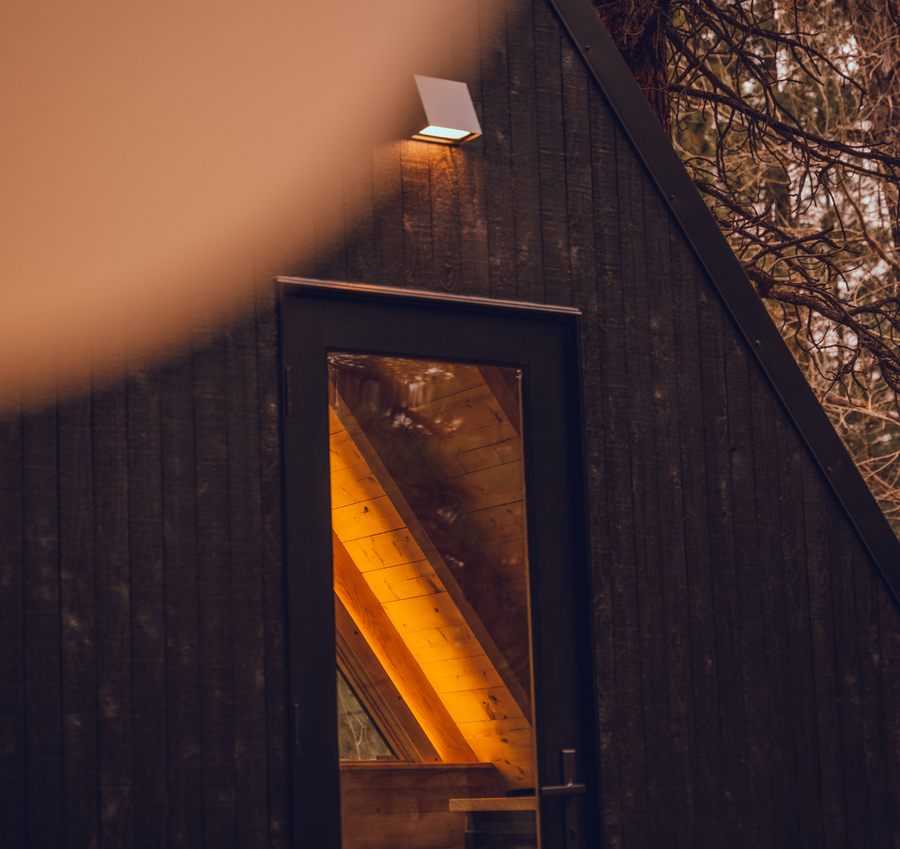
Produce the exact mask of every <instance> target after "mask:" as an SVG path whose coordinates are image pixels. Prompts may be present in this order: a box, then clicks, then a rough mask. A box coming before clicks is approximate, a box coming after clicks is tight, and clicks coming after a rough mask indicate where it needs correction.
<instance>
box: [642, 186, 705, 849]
mask: <svg viewBox="0 0 900 849" xmlns="http://www.w3.org/2000/svg"><path fill="white" fill-rule="evenodd" d="M645 208H647V209H648V212H649V214H648V216H647V227H648V229H649V228H650V227H653V228H654V230H656V231H657V232H660V233H665V234H666V236H668V232H669V225H668V221H667V220H666V218H665V216H664V214H660V213H661V209H660V204H659V199H658V198H656V196H655V194H654V195H652V196H650V197H648V198H646V199H645ZM674 273H675V267H674V262H673V258H672V254H671V250H670V245H669V240H668V238H665V239H659V240H657V241H656V243H655V245H654V248H653V250H651V251H649V252H648V256H647V275H648V280H650V281H655V285H653V287H652V289H651V297H650V300H649V304H648V307H647V322H648V327H649V343H648V348H649V352H650V355H649V360H650V369H651V387H650V388H651V391H652V399H653V401H652V403H653V421H654V425H653V429H654V435H653V441H654V443H655V445H656V457H657V459H656V481H655V483H654V486H655V487H656V489H657V491H658V493H659V495H658V506H657V524H656V528H655V529H654V531H655V537H656V542H655V543H654V548H655V552H654V558H655V560H656V562H657V563H658V564H659V567H658V572H657V574H658V575H659V576H662V577H663V581H662V584H663V586H662V588H661V590H662V605H663V606H662V616H661V619H662V628H663V634H664V638H665V640H666V653H665V667H664V670H663V674H664V675H665V676H666V680H667V692H668V701H667V710H668V715H667V724H668V741H669V743H668V746H669V749H670V754H669V756H668V757H669V761H670V764H671V766H670V773H669V775H668V776H663V781H664V782H665V783H664V784H663V787H662V788H661V806H660V819H661V821H662V824H663V828H665V824H666V823H668V824H669V828H670V830H671V833H670V838H669V840H670V842H671V844H672V845H675V846H684V847H688V846H694V845H697V844H698V842H699V834H698V824H699V823H698V821H699V816H698V799H697V760H696V759H697V753H696V739H695V732H694V702H693V681H692V673H691V633H690V609H689V581H688V562H687V555H686V550H687V549H686V546H687V543H686V539H685V526H686V521H685V519H686V516H685V504H684V478H685V472H684V469H683V468H682V441H683V440H684V438H685V436H684V434H683V431H685V430H687V429H689V428H690V423H689V422H687V421H684V420H682V419H681V417H680V415H679V412H680V411H679V397H678V374H679V371H680V370H681V368H682V365H681V357H680V356H679V354H678V353H676V351H677V348H676V345H675V342H676V339H677V338H678V337H677V334H678V328H677V325H678V323H679V320H680V315H681V312H682V311H683V308H684V307H683V305H682V304H681V303H680V299H681V298H683V297H684V288H683V286H681V285H679V284H680V283H681V281H678V283H677V284H675V285H672V283H673V282H674V280H675V279H676V278H675V276H674ZM679 353H680V352H679ZM650 579H651V580H653V576H651V578H650ZM663 745H665V741H663ZM663 842H665V838H664V839H663Z"/></svg>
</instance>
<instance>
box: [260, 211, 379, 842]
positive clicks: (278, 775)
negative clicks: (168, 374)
mask: <svg viewBox="0 0 900 849" xmlns="http://www.w3.org/2000/svg"><path fill="white" fill-rule="evenodd" d="M378 220H379V219H376V224H377V221H378ZM376 238H377V226H376ZM267 270H268V266H267V265H266V264H265V263H264V262H260V261H257V265H256V271H255V274H256V281H257V282H256V289H255V294H256V315H255V319H256V392H257V402H256V410H257V415H258V419H257V429H258V435H259V436H258V438H259V443H258V445H257V450H258V458H257V462H258V464H259V487H260V498H259V509H260V565H261V570H262V592H263V596H262V601H263V633H264V652H265V654H264V663H265V666H264V669H265V707H266V752H267V760H266V769H267V785H268V811H267V815H268V832H269V846H270V847H271V849H284V847H286V846H287V845H288V841H289V840H290V829H289V825H290V802H289V794H288V787H289V775H288V752H287V739H288V723H287V700H288V699H287V664H286V656H285V633H284V627H285V598H284V558H283V553H282V544H283V528H282V524H283V517H282V503H281V492H282V469H281V435H280V428H279V418H278V417H279V406H278V405H279V397H280V382H279V373H278V361H279V360H278V320H277V312H276V309H277V306H276V301H275V289H274V287H273V285H272V281H271V277H270V276H269V274H268V273H267Z"/></svg>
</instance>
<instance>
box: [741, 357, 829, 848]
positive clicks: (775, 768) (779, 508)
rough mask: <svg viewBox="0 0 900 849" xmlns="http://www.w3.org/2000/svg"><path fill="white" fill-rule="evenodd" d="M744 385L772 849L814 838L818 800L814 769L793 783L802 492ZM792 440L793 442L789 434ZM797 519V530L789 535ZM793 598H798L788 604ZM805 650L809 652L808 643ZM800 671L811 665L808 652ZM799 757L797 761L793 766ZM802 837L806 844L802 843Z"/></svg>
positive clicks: (762, 400)
mask: <svg viewBox="0 0 900 849" xmlns="http://www.w3.org/2000/svg"><path fill="white" fill-rule="evenodd" d="M750 377H751V381H750V383H751V385H750V403H751V419H752V421H751V425H752V427H751V431H752V435H753V464H754V477H755V479H756V481H757V497H756V510H755V514H754V518H755V521H756V526H757V533H758V538H759V555H758V561H757V563H756V564H751V565H750V567H749V571H748V574H747V577H748V578H751V577H752V574H753V572H754V571H761V570H764V571H765V575H764V576H760V577H759V578H758V581H759V585H760V592H761V595H762V611H761V615H760V623H761V626H762V628H764V631H765V633H764V635H763V645H764V650H765V657H764V664H765V666H764V672H765V677H766V685H767V688H768V690H769V704H768V710H767V711H766V713H765V719H764V722H765V726H764V729H762V730H764V731H765V732H766V733H767V734H768V735H769V736H770V738H771V739H772V743H771V747H770V753H769V756H768V758H767V759H766V760H764V763H770V764H771V766H770V767H769V768H768V772H769V773H771V793H772V794H773V796H774V812H773V814H772V816H773V819H774V822H773V827H774V830H775V834H774V837H773V838H772V842H773V844H774V845H800V844H802V845H809V844H810V843H811V842H813V841H812V840H811V839H810V838H812V835H813V834H814V833H815V832H814V831H811V830H810V828H809V825H808V823H807V824H804V818H803V813H804V811H803V810H802V809H801V804H800V799H801V796H803V797H804V800H805V802H806V804H807V805H808V804H809V803H810V801H812V802H813V804H815V803H816V801H817V800H818V795H817V794H816V793H814V792H812V791H813V789H814V788H816V787H817V786H818V771H817V770H815V769H814V771H813V775H812V776H811V777H810V778H809V779H808V780H809V781H811V783H812V787H809V786H802V787H801V786H800V785H801V781H805V780H806V779H807V775H806V774H805V773H804V778H803V779H801V778H800V777H799V775H800V774H801V772H800V771H799V770H798V760H799V761H800V765H802V764H803V763H806V762H807V761H808V759H809V757H810V755H812V757H813V758H815V739H814V736H812V733H813V730H814V728H815V715H814V714H813V715H810V713H809V706H810V699H809V698H808V695H807V694H808V693H809V692H811V691H812V677H811V675H810V676H809V678H808V682H807V683H808V689H807V690H806V692H805V693H804V692H803V690H802V689H800V690H798V689H797V688H798V684H799V683H800V682H801V681H802V678H803V673H804V668H803V667H804V661H803V660H801V659H800V658H802V657H803V653H802V651H796V652H793V651H792V645H796V646H797V648H798V649H799V648H800V646H802V645H803V640H804V635H807V636H808V633H809V624H808V618H807V611H806V605H805V604H804V595H803V583H802V575H801V576H800V578H801V583H800V585H799V586H795V584H796V582H797V574H796V573H797V569H798V565H799V563H800V560H799V557H798V546H797V542H796V537H797V534H798V533H801V534H802V512H800V504H801V503H802V490H801V489H800V487H799V486H798V485H797V484H798V481H795V480H793V479H792V477H791V475H792V463H791V457H792V455H791V453H790V451H789V449H788V446H787V444H786V443H785V444H782V436H783V434H782V432H781V431H780V430H779V429H778V427H777V423H778V418H777V417H778V416H779V415H780V414H781V407H780V404H778V402H777V401H775V399H774V398H773V397H772V392H771V389H770V388H769V386H768V385H767V384H766V382H765V379H764V378H763V377H762V375H761V374H760V373H759V372H758V371H757V370H756V369H754V368H753V367H752V364H751V374H750ZM790 436H791V437H792V438H793V437H794V434H790ZM775 457H777V458H778V459H777V461H775V460H774V458H775ZM792 482H793V484H794V485H793V487H792V486H791V485H792ZM798 519H799V524H800V528H799V529H798V528H797V527H795V523H796V522H797V520H798ZM792 520H793V521H792ZM801 539H802V537H801ZM792 593H796V596H795V598H793V599H792V595H791V594H792ZM806 643H807V645H808V639H807V640H806ZM805 664H806V665H807V667H808V666H809V665H811V664H810V656H809V653H808V652H807V654H806V659H805ZM810 743H812V746H811V747H810ZM798 753H802V754H800V757H799V758H798ZM813 766H815V764H813ZM801 834H805V835H808V837H804V838H801Z"/></svg>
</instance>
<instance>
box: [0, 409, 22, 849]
mask: <svg viewBox="0 0 900 849" xmlns="http://www.w3.org/2000/svg"><path fill="white" fill-rule="evenodd" d="M22 461H23V455H22V420H21V415H20V413H19V411H18V410H16V409H12V410H11V411H10V412H9V413H8V414H7V415H6V416H4V417H2V418H0V504H3V510H2V511H0V552H2V554H0V798H2V799H3V800H4V803H3V804H4V811H5V812H6V814H7V816H6V817H5V819H6V825H5V826H4V828H5V830H6V833H7V839H8V840H9V841H10V843H11V844H12V845H17V846H25V845H26V835H27V824H26V823H27V811H28V805H27V793H26V788H27V763H28V761H27V756H26V750H25V739H26V738H25V734H26V730H25V729H26V722H27V720H26V714H27V710H28V707H27V703H26V693H25V673H26V666H25V584H26V581H25V577H26V573H25V562H24V557H23V554H24V551H23V539H22V536H23V535H22V531H23V528H24V524H23V518H24V517H23V513H22V510H23V498H22V497H23V490H22V483H23V481H22Z"/></svg>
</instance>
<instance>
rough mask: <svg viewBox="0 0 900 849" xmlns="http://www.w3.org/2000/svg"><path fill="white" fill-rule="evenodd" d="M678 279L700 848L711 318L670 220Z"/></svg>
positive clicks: (717, 773) (711, 708)
mask: <svg viewBox="0 0 900 849" xmlns="http://www.w3.org/2000/svg"><path fill="white" fill-rule="evenodd" d="M669 233H670V242H669V244H670V256H671V261H672V279H673V280H674V281H678V284H677V286H676V289H677V291H678V292H679V293H680V294H679V296H678V297H677V298H676V301H675V309H676V313H675V350H677V351H678V352H679V360H680V362H679V370H678V374H677V383H676V393H677V397H678V409H679V420H680V421H681V422H683V423H684V426H683V430H682V434H681V467H682V471H683V480H682V486H683V499H684V531H685V560H686V563H687V570H688V574H687V582H688V593H689V595H688V609H689V615H690V618H689V623H690V655H691V674H692V679H693V702H694V727H695V733H696V746H697V775H698V781H697V817H698V822H697V824H696V826H695V833H696V834H697V840H696V842H697V844H698V845H711V846H716V845H721V844H723V843H724V842H725V841H726V840H727V838H726V834H727V833H728V832H727V828H726V822H725V813H724V808H725V798H724V794H723V787H724V785H725V766H724V752H723V748H724V745H725V744H724V741H723V735H722V727H721V723H720V719H719V689H718V671H719V665H720V663H721V662H723V661H722V659H721V657H720V654H719V652H718V647H717V644H716V639H715V630H714V628H713V627H712V625H713V623H714V621H715V605H714V594H713V576H712V564H711V553H710V547H711V542H710V527H709V526H710V521H711V519H710V512H709V505H708V488H707V468H706V450H705V448H706V440H707V439H708V438H710V437H709V435H708V434H707V431H706V426H705V422H704V423H700V422H698V417H699V410H700V399H701V398H702V396H703V389H704V384H703V382H702V372H701V355H700V327H701V325H702V323H703V321H704V320H705V316H704V314H703V310H702V308H701V303H700V287H701V286H702V285H703V280H702V278H700V279H698V278H699V275H698V274H697V273H696V265H695V261H694V258H693V256H692V255H691V254H690V252H689V249H688V248H687V246H686V245H685V243H684V240H683V239H682V237H681V234H680V233H679V232H678V230H677V229H676V228H674V227H673V226H672V224H670V230H669Z"/></svg>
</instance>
